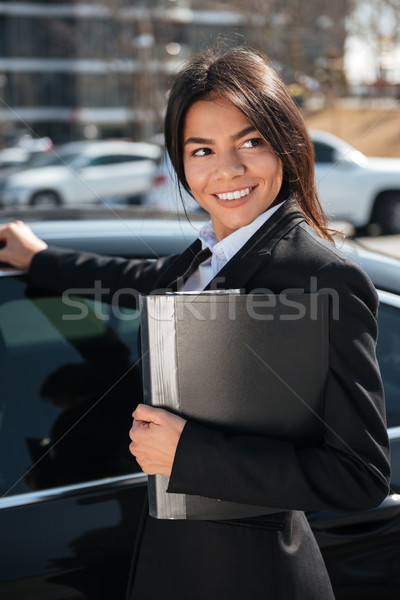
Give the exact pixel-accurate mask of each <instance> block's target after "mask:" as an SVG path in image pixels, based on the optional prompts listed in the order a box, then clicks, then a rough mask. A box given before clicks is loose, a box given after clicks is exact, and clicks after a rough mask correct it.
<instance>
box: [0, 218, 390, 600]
mask: <svg viewBox="0 0 400 600" xmlns="http://www.w3.org/2000/svg"><path fill="white" fill-rule="evenodd" d="M201 224H202V221H201V220H198V221H192V222H191V223H189V222H187V221H186V220H185V219H181V220H178V219H170V218H168V219H161V218H159V219H154V220H149V219H147V220H146V219H143V218H139V217H138V218H136V219H130V220H124V221H122V220H115V221H111V220H99V221H94V220H88V221H63V222H62V221H54V222H51V221H46V222H45V221H43V222H36V223H31V226H32V228H33V230H34V231H35V232H36V233H37V234H38V235H39V236H41V237H42V238H44V239H45V240H46V241H48V242H49V243H52V244H56V245H60V246H64V247H72V248H76V249H81V250H87V251H97V252H103V253H106V254H111V255H124V256H128V257H137V258H156V257H158V256H162V255H165V254H169V253H173V252H180V251H181V250H182V249H183V248H184V247H186V245H187V244H188V243H190V242H191V241H192V240H193V239H194V237H195V236H196V230H197V229H198V227H199V226H201ZM344 250H345V251H346V252H347V253H348V254H349V255H351V257H352V258H353V259H354V260H355V261H356V262H358V263H359V264H361V265H362V266H363V267H364V269H365V270H366V271H367V272H368V273H369V275H370V277H371V278H372V280H373V281H374V283H375V285H376V287H377V289H378V293H379V297H380V311H379V327H380V334H379V342H378V347H377V353H378V359H379V362H380V365H381V369H382V375H383V379H384V385H385V392H386V401H387V416H388V428H389V429H388V430H389V436H390V438H391V444H392V470H393V478H392V487H391V492H390V494H389V496H388V497H387V498H386V500H385V501H384V502H383V503H382V504H381V505H380V506H379V507H377V508H375V509H372V510H367V511H361V512H357V513H351V514H338V513H333V512H330V511H322V512H321V511H320V512H314V513H309V514H308V518H309V521H310V523H311V526H312V528H313V531H314V533H315V535H316V538H317V540H318V543H319V545H320V547H321V550H322V553H323V555H324V558H325V561H326V564H327V567H328V570H329V573H330V576H331V579H332V582H333V586H334V589H335V594H336V598H337V600H345V599H351V600H358V599H362V600H372V599H374V600H376V599H377V598H379V600H389V599H391V600H393V598H397V597H398V595H399V591H400V575H399V564H400V261H398V260H395V259H391V258H388V257H385V256H381V255H378V254H376V253H372V252H370V251H366V250H364V249H363V248H361V247H359V246H357V244H354V243H348V244H346V245H345V246H344ZM0 286H1V293H0V381H1V400H0V422H1V429H0V456H1V457H2V460H1V463H0V492H1V498H0V531H1V560H0V597H1V598H5V599H6V598H10V599H11V598H13V599H14V600H25V598H30V599H31V598H32V599H33V598H40V599H41V600H56V599H61V598H64V599H65V600H67V599H72V598H77V599H82V600H83V599H86V600H88V599H96V600H110V598H112V599H113V600H122V599H123V597H124V595H123V593H124V588H125V586H126V581H127V578H128V571H129V559H130V556H131V554H132V549H133V545H134V542H135V536H136V533H137V528H138V523H139V518H140V513H141V510H142V505H143V502H144V500H145V495H146V481H147V478H146V476H145V475H144V474H143V473H142V472H141V471H140V470H139V468H138V466H137V464H136V462H135V461H134V459H133V458H132V456H131V455H130V454H129V451H128V444H129V438H128V430H129V427H130V424H131V412H132V409H133V407H134V405H135V404H136V403H137V402H139V401H140V400H141V397H142V396H141V384H140V374H139V368H138V349H137V342H138V340H137V336H138V327H139V313H138V312H137V311H136V310H134V309H128V308H121V307H119V306H118V305H110V304H108V303H107V302H106V301H105V295H104V292H102V290H101V287H99V288H98V290H97V292H96V294H95V295H96V297H95V298H94V299H88V298H78V297H73V296H69V298H68V299H67V300H63V299H62V298H61V297H60V296H58V295H57V294H53V293H49V292H46V291H45V290H39V289H32V288H31V287H29V286H28V285H27V280H26V277H25V276H24V275H23V274H18V272H16V271H15V270H14V269H8V270H7V269H3V271H2V277H0ZM124 432H125V433H124Z"/></svg>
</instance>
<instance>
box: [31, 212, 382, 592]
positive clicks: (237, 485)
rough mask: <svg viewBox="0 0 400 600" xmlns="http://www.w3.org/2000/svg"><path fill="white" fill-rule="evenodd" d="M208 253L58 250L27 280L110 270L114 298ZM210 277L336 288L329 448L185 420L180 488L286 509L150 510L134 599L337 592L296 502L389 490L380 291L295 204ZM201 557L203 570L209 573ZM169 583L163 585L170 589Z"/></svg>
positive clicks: (224, 283)
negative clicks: (119, 254)
mask: <svg viewBox="0 0 400 600" xmlns="http://www.w3.org/2000/svg"><path fill="white" fill-rule="evenodd" d="M199 249H200V242H199V241H196V242H194V244H192V245H191V246H190V247H189V248H188V249H187V250H186V251H185V252H184V253H183V254H181V255H180V256H174V257H167V258H163V259H161V260H159V261H156V262H150V261H127V260H124V259H115V258H104V257H101V258H100V257H98V256H95V255H89V254H79V253H76V252H69V251H62V250H59V249H54V248H50V249H48V250H45V251H43V252H41V253H39V254H38V255H37V256H36V257H35V258H34V259H33V261H32V265H31V268H30V271H29V278H30V281H31V282H32V283H34V284H35V285H39V286H41V287H49V278H50V274H51V279H52V281H51V287H52V288H55V289H58V290H61V289H67V288H70V287H75V288H77V287H82V288H84V287H86V288H88V287H90V286H92V285H93V283H94V281H95V280H96V279H101V280H102V285H103V287H104V288H110V293H111V294H112V293H113V291H116V290H117V289H121V288H129V287H130V288H134V289H137V290H139V291H140V292H142V293H149V292H151V291H152V290H155V289H157V290H158V289H160V290H162V289H165V288H167V287H168V285H169V284H170V282H171V281H173V280H174V279H175V278H176V277H177V276H179V275H181V274H182V273H184V272H185V270H186V268H187V267H188V265H189V264H190V262H191V260H192V258H193V254H194V253H195V252H196V251H198V250H199ZM212 287H214V288H215V287H216V288H219V289H221V288H241V289H242V290H243V291H244V292H246V293H250V292H253V291H256V290H258V291H263V292H268V291H270V292H271V293H275V294H276V293H279V292H281V291H283V290H289V289H294V290H296V291H303V292H310V291H317V290H322V289H323V290H324V291H325V292H327V293H329V294H330V295H331V307H332V314H331V321H330V355H329V361H330V371H329V376H328V382H327V388H326V397H325V412H324V421H325V436H324V441H323V444H322V445H321V446H319V447H306V448H301V449H300V448H296V447H295V446H294V445H293V444H292V443H291V442H287V441H281V440H276V439H271V438H266V437H261V436H260V437H259V436H244V435H240V436H235V435H231V436H226V435H224V434H223V433H221V432H220V431H217V430H214V429H211V428H208V427H204V426H200V425H198V424H195V423H187V424H186V426H185V428H184V430H183V433H182V435H181V438H180V441H179V444H178V448H177V452H176V455H175V460H174V465H173V471H172V475H171V479H170V486H169V491H171V492H179V493H187V494H196V495H203V496H208V497H213V498H220V499H224V500H231V501H237V502H241V503H246V502H247V503H250V504H254V505H268V506H272V507H274V506H276V507H280V508H284V509H287V510H288V512H285V513H278V514H277V515H271V516H268V518H267V517H265V518H263V517H257V518H255V519H245V520H243V521H240V520H239V521H230V522H226V521H224V522H219V523H218V522H217V523H211V522H188V521H183V522H168V521H167V522H163V521H155V520H153V519H149V520H148V523H147V525H146V527H145V530H144V537H143V539H142V545H141V548H140V553H139V554H138V556H137V559H136V563H135V564H136V566H135V572H136V578H135V582H134V588H133V590H134V593H135V594H136V595H135V598H136V597H137V598H139V599H140V600H141V599H144V598H155V597H156V594H157V593H159V592H161V591H162V593H163V596H164V598H165V597H166V598H169V597H171V598H182V599H183V598H186V597H189V595H190V596H191V597H192V598H199V600H200V599H201V600H203V599H204V598H206V597H209V598H229V599H230V600H234V599H236V598H238V599H239V598H243V596H244V595H246V596H247V597H251V598H252V599H257V598H260V599H261V598H264V597H268V598H269V596H267V595H265V596H264V593H263V591H262V590H268V591H269V592H270V593H271V590H272V589H273V590H274V592H273V593H271V598H282V599H285V600H286V598H289V597H292V598H302V599H303V598H304V600H306V599H307V600H311V599H314V598H315V599H316V600H317V599H318V600H323V599H325V598H326V599H331V598H333V596H332V592H331V590H330V588H329V583H328V582H327V578H326V573H325V571H324V568H323V565H322V562H321V557H320V554H319V551H318V548H317V546H316V544H315V541H314V540H313V537H312V535H311V534H310V530H309V528H308V524H307V522H306V520H305V518H304V515H303V514H302V513H301V512H298V511H304V510H319V509H332V510H337V511H352V510H360V509H361V510H362V509H367V508H370V507H373V506H375V505H377V504H379V503H380V502H381V501H382V500H383V499H384V498H385V496H386V494H387V492H388V481H389V475H390V472H389V449H388V448H389V444H388V438H387V432H386V423H385V411H384V398H383V390H382V382H381V378H380V373H379V368H378V365H377V361H376V357H375V343H376V337H377V326H376V312H377V305H378V302H377V295H376V292H375V290H374V288H373V285H372V283H371V282H370V280H369V279H368V277H367V276H366V275H365V273H364V272H363V271H362V269H360V268H359V267H358V266H356V265H355V264H354V263H353V262H352V261H351V260H349V259H348V258H347V257H346V256H345V255H344V254H342V253H341V252H340V251H338V250H336V249H335V248H334V247H333V246H332V245H331V244H330V243H329V242H327V241H326V240H323V239H322V238H320V237H319V236H318V235H317V234H316V233H315V231H314V230H313V229H312V228H311V227H309V226H308V225H307V224H306V222H305V220H304V216H303V214H302V212H301V211H300V210H299V208H298V207H297V204H296V203H295V202H293V201H287V202H286V203H285V204H284V205H283V206H282V207H280V208H279V209H278V210H277V211H276V212H275V213H274V214H273V215H272V217H271V218H270V219H269V220H268V221H267V222H266V223H265V224H264V225H263V226H262V227H261V228H260V229H259V230H258V231H257V232H256V233H255V234H254V235H253V236H252V238H251V239H250V240H249V241H248V242H247V243H246V244H245V246H244V247H243V248H242V249H241V250H240V251H239V252H238V253H237V254H236V255H235V256H234V257H233V258H232V259H231V260H230V261H229V262H228V263H227V265H226V266H225V267H224V268H223V269H222V270H221V271H220V272H219V273H218V275H217V278H215V279H214V280H213V281H212V282H211V283H210V284H209V286H208V288H212ZM337 310H338V311H339V314H338V318H334V317H336V316H337V315H336V313H335V314H334V311H337ZM305 343H306V341H305ZM299 352H301V348H299ZM244 401H245V399H244ZM245 532H246V533H245ZM251 532H252V533H251ZM165 536H167V539H168V540H169V542H170V543H171V544H172V546H171V548H172V549H173V551H172V552H171V555H170V556H169V558H168V559H167V560H166V557H165V556H162V555H160V556H158V557H157V552H156V550H155V549H156V548H158V547H160V545H163V541H164V540H165ZM190 540H191V541H190ZM196 540H197V541H196ZM210 547H212V548H213V556H215V555H216V556H217V557H219V558H217V559H216V561H217V563H218V565H217V566H216V562H215V560H214V559H213V560H212V561H211V560H210V557H209V549H210ZM174 556H175V557H176V556H180V559H179V560H180V561H181V564H182V565H183V568H182V569H181V570H179V569H178V570H179V577H177V575H176V571H177V566H176V561H175V560H174ZM239 556H240V560H239ZM193 557H195V558H194V559H193ZM260 560H261V561H262V563H261V564H260ZM238 561H239V562H240V566H239V563H238V564H237V568H235V565H236V563H237V562H238ZM199 564H202V565H203V567H202V568H203V569H205V571H204V573H205V575H204V577H200V578H199ZM149 565H152V566H151V567H150V566H149ZM183 572H184V573H183ZM243 573H245V575H244V576H243ZM277 574H278V575H277ZM193 578H195V579H196V581H197V584H196V590H195V591H194V589H193V585H192V584H193V580H194V579H193ZM177 580H178V581H179V582H180V583H179V584H177ZM160 581H162V582H163V585H161V586H160V587H158V586H159V582H160ZM244 581H246V586H247V587H246V588H245V587H244ZM250 581H251V583H250ZM157 582H158V583H157ZM168 582H169V584H168ZM210 582H212V585H211V584H210ZM228 582H229V583H228ZM168 585H170V590H171V591H170V595H168V589H169V588H168ZM165 586H167V587H165ZM177 586H178V587H177ZM202 586H203V587H202ZM248 586H250V588H249V587H248ZM189 589H190V594H189ZM218 590H219V591H218ZM194 593H195V595H193V594H194ZM196 594H197V595H196Z"/></svg>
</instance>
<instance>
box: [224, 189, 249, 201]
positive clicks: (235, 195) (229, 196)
mask: <svg viewBox="0 0 400 600" xmlns="http://www.w3.org/2000/svg"><path fill="white" fill-rule="evenodd" d="M252 190H254V187H247V188H242V189H241V190H234V191H232V192H224V193H222V194H215V196H217V198H219V200H240V199H241V198H245V197H246V196H248V195H249V194H250V192H251V191H252Z"/></svg>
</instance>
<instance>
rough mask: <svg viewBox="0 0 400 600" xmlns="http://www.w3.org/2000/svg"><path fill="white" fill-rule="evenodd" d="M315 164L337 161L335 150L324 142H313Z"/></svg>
mask: <svg viewBox="0 0 400 600" xmlns="http://www.w3.org/2000/svg"><path fill="white" fill-rule="evenodd" d="M313 144H314V152H315V162H316V163H332V162H334V160H335V150H334V148H332V146H329V144H325V143H324V142H317V141H315V140H314V141H313Z"/></svg>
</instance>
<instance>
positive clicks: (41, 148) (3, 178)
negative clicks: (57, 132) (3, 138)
mask: <svg viewBox="0 0 400 600" xmlns="http://www.w3.org/2000/svg"><path fill="white" fill-rule="evenodd" d="M53 148H54V146H53V142H52V141H51V140H50V138H37V139H32V138H30V137H29V138H28V139H22V140H21V141H20V142H19V143H18V144H17V145H15V146H12V147H10V148H4V149H3V150H1V151H0V202H1V196H2V193H3V190H4V188H5V186H6V183H7V178H8V177H11V175H14V173H18V172H19V171H22V170H23V169H30V168H33V167H34V166H35V165H36V164H37V162H38V161H40V159H41V158H42V157H44V156H46V155H48V153H50V152H51V151H52V150H53Z"/></svg>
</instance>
